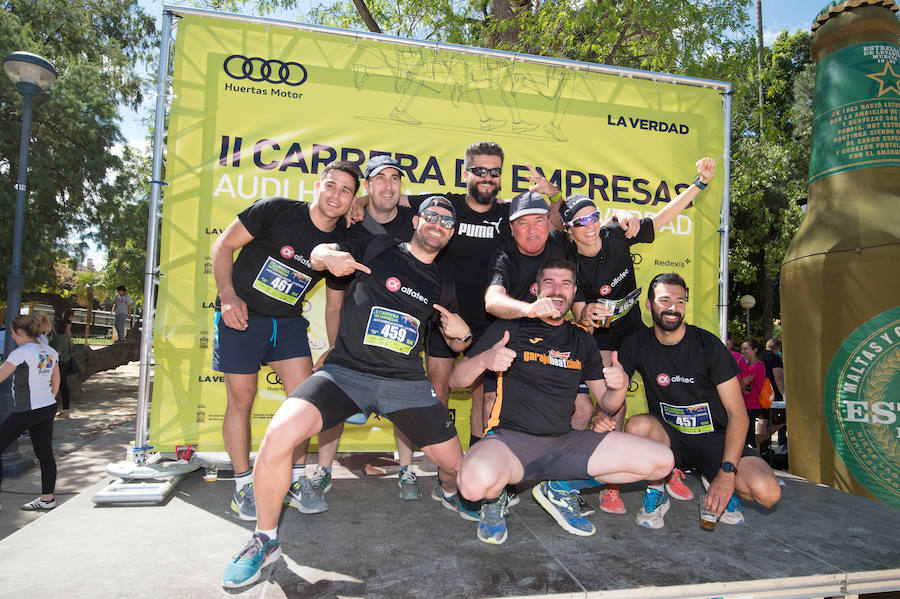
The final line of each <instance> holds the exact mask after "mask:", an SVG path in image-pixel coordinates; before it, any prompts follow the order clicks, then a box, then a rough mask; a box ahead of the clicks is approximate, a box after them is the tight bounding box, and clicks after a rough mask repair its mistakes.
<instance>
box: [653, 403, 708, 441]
mask: <svg viewBox="0 0 900 599" xmlns="http://www.w3.org/2000/svg"><path fill="white" fill-rule="evenodd" d="M659 410H660V412H661V413H662V417H663V420H665V421H666V422H667V423H668V424H670V425H671V426H672V427H673V428H675V429H676V430H679V431H681V432H682V433H684V434H686V435H699V434H702V433H711V432H713V430H715V429H714V428H713V423H712V415H711V414H710V412H709V404H708V403H698V404H694V405H692V406H674V405H672V404H667V403H662V402H660V404H659Z"/></svg>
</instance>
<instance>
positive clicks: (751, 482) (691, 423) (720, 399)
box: [613, 273, 781, 528]
mask: <svg viewBox="0 0 900 599" xmlns="http://www.w3.org/2000/svg"><path fill="white" fill-rule="evenodd" d="M686 302H687V286H686V284H685V282H684V279H682V278H681V277H680V276H679V275H677V274H675V273H667V274H661V275H657V276H656V277H654V278H653V280H652V281H651V282H650V285H649V288H648V293H647V302H646V308H647V310H648V311H649V312H650V314H651V316H652V317H653V328H648V329H646V330H643V331H639V332H637V333H634V334H633V335H631V336H630V337H628V339H626V340H625V342H624V343H623V344H622V349H621V350H620V351H619V362H620V363H621V365H622V368H624V370H625V374H626V375H628V376H631V375H632V374H634V371H635V370H637V371H638V372H640V373H641V378H642V379H643V380H644V385H645V389H646V394H647V407H648V410H649V413H648V414H638V415H635V416H632V417H631V418H630V419H629V420H628V423H627V424H626V426H625V431H626V432H629V433H634V434H636V435H640V436H642V437H649V438H651V439H655V440H657V441H660V442H662V443H665V444H666V445H668V446H669V447H670V448H671V449H672V452H673V453H674V454H675V465H676V466H677V467H678V468H682V469H686V468H694V469H696V470H698V471H699V472H700V474H701V475H702V476H703V480H704V486H707V485H708V489H707V494H706V497H705V504H706V507H707V508H708V509H709V510H710V511H712V512H713V513H715V514H716V516H717V517H718V518H719V521H721V522H725V523H726V524H741V523H743V521H744V516H743V514H742V512H743V508H742V507H741V504H740V500H739V499H738V496H740V497H742V498H744V499H746V500H752V501H756V502H757V503H759V504H761V505H763V506H765V507H772V506H773V505H775V504H776V503H777V502H778V499H779V498H780V496H781V488H780V487H779V485H778V480H777V479H776V478H775V474H774V473H773V472H772V469H771V468H770V467H769V466H768V464H766V463H765V462H764V461H763V460H762V459H761V458H760V457H759V454H758V453H757V452H756V451H755V450H754V449H752V448H751V447H749V446H747V445H745V439H746V435H747V428H748V426H749V420H748V417H747V409H746V407H745V406H744V401H743V398H742V396H741V388H740V383H739V382H738V380H737V374H738V372H739V369H738V366H737V364H736V363H735V361H734V359H733V358H732V357H731V354H730V353H729V351H728V350H727V349H726V348H725V345H724V344H722V342H721V341H720V340H719V339H718V337H716V336H715V335H713V334H712V333H709V332H707V331H704V330H703V329H700V328H697V327H695V326H691V325H688V324H685V323H684V314H685V304H686ZM613 394H614V395H616V394H618V395H621V396H622V397H623V398H624V395H625V389H622V390H620V391H616V392H614V393H613ZM701 501H703V500H701ZM668 509H669V500H668V496H667V494H666V491H665V489H664V488H663V480H657V481H654V482H652V483H651V484H650V485H649V486H648V488H647V492H646V493H645V494H644V499H643V502H642V506H641V509H640V511H639V512H638V513H637V515H636V516H635V522H636V523H637V524H638V525H640V526H645V527H647V528H662V527H663V526H664V524H665V523H664V521H663V516H664V515H665V513H666V512H667V511H668Z"/></svg>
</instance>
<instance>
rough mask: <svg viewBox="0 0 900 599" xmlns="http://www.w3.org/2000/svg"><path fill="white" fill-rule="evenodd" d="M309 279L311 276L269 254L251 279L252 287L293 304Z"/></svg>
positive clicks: (299, 296) (301, 293)
mask: <svg viewBox="0 0 900 599" xmlns="http://www.w3.org/2000/svg"><path fill="white" fill-rule="evenodd" d="M310 280H312V278H311V277H309V276H307V275H305V274H303V273H302V272H300V271H298V270H294V269H293V268H291V267H290V266H286V265H284V264H282V263H281V262H279V261H278V260H275V259H274V258H272V257H271V256H269V257H268V258H266V262H265V264H263V265H262V268H260V269H259V274H257V275H256V280H254V281H253V288H254V289H256V290H257V291H260V292H262V293H265V294H266V295H268V296H269V297H271V298H273V299H277V300H278V301H279V302H284V303H286V304H290V305H292V306H293V305H295V304H296V303H297V300H299V299H300V298H301V297H303V292H304V291H306V288H307V286H309V282H310Z"/></svg>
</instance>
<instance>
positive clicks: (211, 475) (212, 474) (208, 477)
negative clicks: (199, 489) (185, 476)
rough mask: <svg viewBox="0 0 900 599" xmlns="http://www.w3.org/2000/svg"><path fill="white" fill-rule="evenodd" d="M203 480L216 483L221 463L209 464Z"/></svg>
mask: <svg viewBox="0 0 900 599" xmlns="http://www.w3.org/2000/svg"><path fill="white" fill-rule="evenodd" d="M203 480H205V481H206V482H208V483H214V482H216V481H217V480H219V464H217V463H212V464H207V465H206V472H204V473H203Z"/></svg>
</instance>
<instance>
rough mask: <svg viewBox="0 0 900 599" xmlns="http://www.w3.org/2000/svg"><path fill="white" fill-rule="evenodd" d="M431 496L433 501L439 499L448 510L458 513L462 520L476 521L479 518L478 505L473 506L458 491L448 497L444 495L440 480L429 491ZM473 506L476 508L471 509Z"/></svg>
mask: <svg viewBox="0 0 900 599" xmlns="http://www.w3.org/2000/svg"><path fill="white" fill-rule="evenodd" d="M431 498H432V499H434V500H435V501H440V502H441V503H442V504H443V505H444V507H445V508H447V509H448V510H453V511H454V512H456V513H457V514H459V517H460V518H462V519H463V520H471V521H472V522H478V520H479V519H480V518H481V511H480V506H478V505H477V504H476V505H475V506H473V505H472V502H471V501H466V500H463V499H462V498H461V497H460V496H459V493H454V494H453V495H451V496H450V497H446V496H445V495H444V488H443V487H442V486H441V481H440V480H438V481H437V484H435V485H434V489H432V491H431ZM473 507H475V508H478V509H473Z"/></svg>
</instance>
